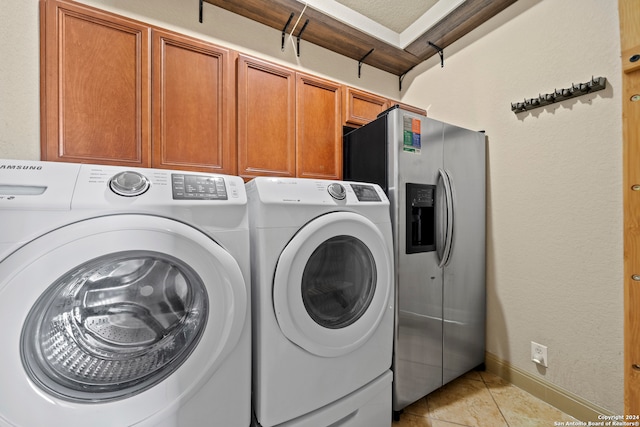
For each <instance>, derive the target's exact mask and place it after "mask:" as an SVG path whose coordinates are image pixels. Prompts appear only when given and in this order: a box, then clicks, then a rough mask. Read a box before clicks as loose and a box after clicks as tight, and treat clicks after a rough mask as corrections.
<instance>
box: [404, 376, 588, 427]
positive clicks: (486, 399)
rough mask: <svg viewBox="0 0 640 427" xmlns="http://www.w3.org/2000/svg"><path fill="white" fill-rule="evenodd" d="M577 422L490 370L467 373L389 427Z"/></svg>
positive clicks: (540, 426) (536, 426)
mask: <svg viewBox="0 0 640 427" xmlns="http://www.w3.org/2000/svg"><path fill="white" fill-rule="evenodd" d="M563 421H564V422H565V425H566V421H576V419H575V418H573V417H571V416H569V415H567V414H565V413H563V412H561V411H560V410H558V409H556V408H554V407H553V406H551V405H549V404H547V403H546V402H543V401H542V400H540V399H537V398H536V397H534V396H532V395H530V394H528V393H526V392H525V391H523V390H522V389H519V388H518V387H516V386H514V385H512V384H510V383H508V382H506V381H505V380H503V379H502V378H500V377H498V376H497V375H494V374H491V373H489V372H476V371H473V372H469V373H468V374H466V375H464V376H462V377H460V378H458V379H457V380H455V381H452V382H451V383H449V384H447V385H445V386H444V387H442V388H440V389H438V390H436V391H434V392H433V393H431V394H429V395H427V396H426V397H423V398H422V399H420V400H419V401H417V402H415V403H414V404H412V405H410V406H408V407H406V408H405V409H404V412H403V413H402V415H401V416H400V421H398V422H393V424H392V427H546V426H554V425H559V424H554V423H556V422H558V423H559V422H563Z"/></svg>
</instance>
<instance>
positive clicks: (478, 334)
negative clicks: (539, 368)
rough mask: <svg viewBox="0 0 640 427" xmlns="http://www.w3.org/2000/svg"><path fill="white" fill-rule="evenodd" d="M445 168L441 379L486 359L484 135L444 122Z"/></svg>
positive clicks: (464, 370) (456, 374)
mask: <svg viewBox="0 0 640 427" xmlns="http://www.w3.org/2000/svg"><path fill="white" fill-rule="evenodd" d="M443 150H444V154H443V157H444V165H443V166H444V167H443V169H444V171H445V172H446V174H447V176H448V177H449V180H450V183H451V193H452V198H453V200H452V202H453V218H454V222H453V241H452V247H451V254H450V257H449V259H448V261H447V264H446V265H445V266H444V290H443V316H444V324H443V364H444V370H443V383H445V384H446V383H447V382H449V381H451V380H453V379H455V378H457V377H458V376H460V375H462V374H463V373H465V372H467V371H469V370H471V369H473V368H475V367H476V366H478V365H480V364H482V363H483V362H484V353H485V317H486V302H485V301H486V295H485V136H484V134H483V133H480V132H474V131H470V130H468V129H462V128H459V127H456V126H452V125H448V124H445V125H444V148H443Z"/></svg>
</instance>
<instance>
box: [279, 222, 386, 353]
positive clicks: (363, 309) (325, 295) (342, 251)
mask: <svg viewBox="0 0 640 427" xmlns="http://www.w3.org/2000/svg"><path fill="white" fill-rule="evenodd" d="M392 274H393V264H392V259H391V250H390V248H389V247H388V246H387V244H386V241H385V239H384V237H383V235H382V233H381V232H380V230H379V229H378V227H377V226H376V225H375V224H374V223H373V222H371V221H370V220H369V219H367V218H366V217H364V216H362V215H358V214H355V213H351V212H333V213H329V214H326V215H323V216H320V217H318V218H316V219H314V220H313V221H310V222H309V223H307V224H306V225H305V226H304V227H303V228H302V229H301V230H300V231H298V233H296V235H295V236H294V237H293V239H291V241H290V242H289V243H288V244H287V246H286V247H285V248H284V250H283V251H282V253H281V254H280V257H279V259H278V263H277V266H276V271H275V275H274V285H273V300H274V308H275V314H276V318H277V320H278V324H279V326H280V329H281V330H282V332H283V333H284V335H285V336H286V337H287V338H288V339H289V340H291V341H292V342H294V343H295V344H296V345H298V346H300V347H302V348H304V349H305V350H307V351H309V352H310V353H313V354H315V355H318V356H323V357H337V356H342V355H344V354H347V353H349V352H351V351H353V350H355V349H357V348H358V347H360V346H361V345H362V344H364V343H365V342H366V341H367V340H368V339H369V338H370V337H371V335H373V333H375V331H376V328H377V327H378V325H379V323H380V321H381V319H382V317H383V315H384V314H385V312H386V310H387V309H388V304H389V296H390V294H391V290H392V287H393V276H392Z"/></svg>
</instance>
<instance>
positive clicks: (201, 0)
mask: <svg viewBox="0 0 640 427" xmlns="http://www.w3.org/2000/svg"><path fill="white" fill-rule="evenodd" d="M202 2H203V0H200V23H201V24H202Z"/></svg>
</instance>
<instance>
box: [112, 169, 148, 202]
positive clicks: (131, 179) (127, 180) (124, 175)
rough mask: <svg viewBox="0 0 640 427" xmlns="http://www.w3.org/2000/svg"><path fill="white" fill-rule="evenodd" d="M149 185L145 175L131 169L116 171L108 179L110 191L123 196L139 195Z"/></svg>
mask: <svg viewBox="0 0 640 427" xmlns="http://www.w3.org/2000/svg"><path fill="white" fill-rule="evenodd" d="M150 186H151V183H150V182H149V180H148V179H147V177H146V176H144V175H142V174H141V173H138V172H133V171H124V172H120V173H117V174H115V175H114V176H113V177H112V178H111V179H110V180H109V188H110V189H111V191H113V192H114V193H116V194H118V195H120V196H125V197H134V196H139V195H140V194H142V193H144V192H145V191H147V190H148V189H149V187H150Z"/></svg>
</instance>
